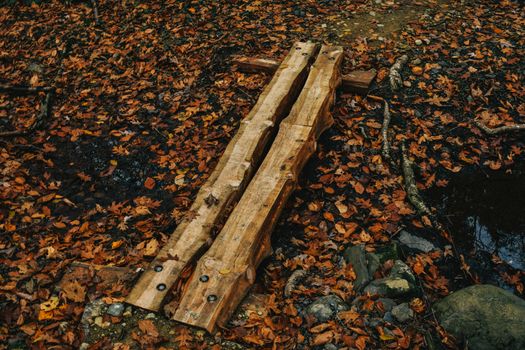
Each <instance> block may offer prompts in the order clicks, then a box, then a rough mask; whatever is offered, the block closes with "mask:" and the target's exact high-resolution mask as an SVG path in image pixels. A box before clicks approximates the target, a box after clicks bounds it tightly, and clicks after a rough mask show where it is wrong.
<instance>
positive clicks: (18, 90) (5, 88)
mask: <svg viewBox="0 0 525 350" xmlns="http://www.w3.org/2000/svg"><path fill="white" fill-rule="evenodd" d="M53 90H54V89H53V88H52V87H49V86H35V87H31V86H13V85H6V84H0V92H7V93H12V94H34V93H37V92H51V91H53Z"/></svg>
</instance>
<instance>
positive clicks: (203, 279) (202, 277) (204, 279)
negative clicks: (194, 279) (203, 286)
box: [199, 275, 210, 282]
mask: <svg viewBox="0 0 525 350" xmlns="http://www.w3.org/2000/svg"><path fill="white" fill-rule="evenodd" d="M209 280H210V278H209V277H208V275H202V276H201V277H199V281H201V282H208V281H209Z"/></svg>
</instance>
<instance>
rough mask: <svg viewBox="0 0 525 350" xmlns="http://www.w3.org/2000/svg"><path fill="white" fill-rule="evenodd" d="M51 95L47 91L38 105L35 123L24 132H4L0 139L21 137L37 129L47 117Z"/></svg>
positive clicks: (51, 93)
mask: <svg viewBox="0 0 525 350" xmlns="http://www.w3.org/2000/svg"><path fill="white" fill-rule="evenodd" d="M52 95H53V92H52V91H49V92H48V93H47V94H46V97H45V99H44V100H43V101H42V103H41V105H40V113H38V115H37V117H36V120H35V122H34V123H33V124H32V125H31V126H30V127H29V128H27V129H26V130H13V131H4V132H0V137H13V136H23V135H27V134H30V133H32V132H33V131H35V130H36V129H38V128H39V127H40V126H41V125H42V123H43V122H44V120H45V119H48V117H49V111H50V109H51V96H52Z"/></svg>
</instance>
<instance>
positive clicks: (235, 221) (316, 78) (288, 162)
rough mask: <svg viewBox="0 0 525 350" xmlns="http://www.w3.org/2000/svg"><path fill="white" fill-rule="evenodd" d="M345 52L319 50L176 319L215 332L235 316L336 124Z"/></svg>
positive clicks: (202, 261)
mask: <svg viewBox="0 0 525 350" xmlns="http://www.w3.org/2000/svg"><path fill="white" fill-rule="evenodd" d="M342 53H343V50H342V48H339V47H325V46H323V47H322V48H321V52H320V53H319V56H318V58H317V60H316V61H315V63H314V65H313V66H312V69H311V71H310V74H309V76H308V79H307V81H306V84H305V86H304V88H303V91H302V92H301V94H300V95H299V98H298V99H297V102H296V103H295V104H294V106H293V108H292V110H291V112H290V114H289V116H288V117H287V118H285V119H284V120H283V122H282V123H281V125H280V127H279V132H278V134H277V137H276V139H275V141H274V142H273V144H272V147H271V148H270V151H269V152H268V154H267V155H266V158H265V159H264V161H263V163H262V164H261V167H260V168H259V170H258V171H257V173H256V174H255V176H254V178H253V180H252V181H251V182H250V184H249V185H248V187H247V188H246V191H245V192H244V194H243V195H242V197H241V199H240V201H239V203H238V204H237V206H236V207H235V209H234V210H233V212H232V213H231V214H230V216H229V218H228V220H227V221H226V224H225V225H224V227H223V229H222V230H221V232H220V233H219V235H218V236H217V238H216V240H215V242H214V243H213V245H212V246H211V248H210V249H209V250H208V252H207V253H206V254H204V256H203V257H202V258H201V259H200V260H199V262H198V264H197V267H196V269H195V271H194V273H193V275H192V277H191V279H190V281H189V284H188V286H187V289H186V292H185V294H184V295H183V297H182V299H181V300H180V303H179V306H178V308H177V310H176V311H175V314H174V315H173V319H174V320H176V321H179V322H183V323H187V324H190V325H193V326H197V327H201V328H204V329H206V330H208V331H210V332H212V331H213V330H214V328H215V326H216V324H219V325H223V324H224V323H225V322H226V321H227V320H228V319H229V317H230V316H231V314H232V312H233V311H234V310H235V308H236V307H237V305H238V304H239V302H240V301H241V300H242V298H243V297H244V295H245V294H246V292H247V291H248V288H249V287H250V285H251V284H252V283H253V282H254V280H255V270H256V268H257V266H258V265H259V264H260V263H261V261H262V260H263V259H264V258H265V257H267V256H268V255H269V254H270V252H271V247H270V235H271V232H272V230H273V228H274V226H275V223H276V222H277V219H278V218H279V215H280V213H281V211H282V209H283V208H284V205H285V203H286V201H287V199H288V197H289V195H290V194H291V192H292V191H293V189H294V188H295V186H296V184H297V177H298V176H299V173H300V172H301V169H302V168H303V166H304V164H305V163H306V161H307V160H308V158H309V157H310V156H311V155H312V154H313V152H314V151H315V148H316V140H317V138H318V136H319V135H320V134H321V133H322V132H323V131H324V130H325V129H326V128H328V127H329V126H330V125H331V124H332V123H333V120H332V117H331V115H330V107H331V106H332V104H333V101H334V98H335V90H336V88H337V86H338V84H339V83H340V80H341V78H340V66H341V62H342V58H343V55H342Z"/></svg>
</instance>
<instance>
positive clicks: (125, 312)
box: [122, 306, 133, 317]
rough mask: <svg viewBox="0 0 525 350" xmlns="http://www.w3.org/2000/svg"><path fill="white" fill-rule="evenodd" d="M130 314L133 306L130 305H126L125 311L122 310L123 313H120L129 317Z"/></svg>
mask: <svg viewBox="0 0 525 350" xmlns="http://www.w3.org/2000/svg"><path fill="white" fill-rule="evenodd" d="M131 315H133V308H132V307H131V306H128V307H127V308H126V311H124V313H123V314H122V316H124V317H130V316H131Z"/></svg>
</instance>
